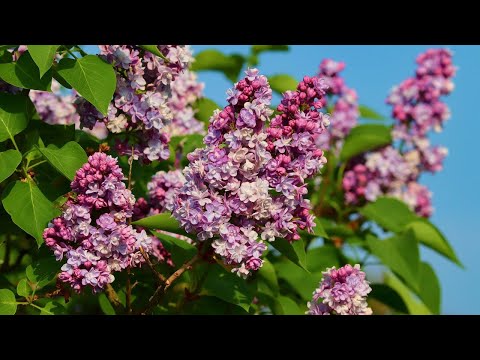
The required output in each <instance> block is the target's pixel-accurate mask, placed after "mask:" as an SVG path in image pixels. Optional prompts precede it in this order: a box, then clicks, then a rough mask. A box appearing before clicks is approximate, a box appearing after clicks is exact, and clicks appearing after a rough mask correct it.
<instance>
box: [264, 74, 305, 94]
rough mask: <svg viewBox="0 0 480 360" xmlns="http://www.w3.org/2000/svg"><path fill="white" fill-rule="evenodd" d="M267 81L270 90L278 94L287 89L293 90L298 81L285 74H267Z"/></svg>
mask: <svg viewBox="0 0 480 360" xmlns="http://www.w3.org/2000/svg"><path fill="white" fill-rule="evenodd" d="M268 82H269V83H270V87H271V88H272V90H273V91H276V92H277V93H279V94H283V93H284V92H285V91H287V90H291V91H295V90H296V89H297V85H298V81H297V80H295V78H293V77H292V76H290V75H287V74H278V75H273V76H269V77H268Z"/></svg>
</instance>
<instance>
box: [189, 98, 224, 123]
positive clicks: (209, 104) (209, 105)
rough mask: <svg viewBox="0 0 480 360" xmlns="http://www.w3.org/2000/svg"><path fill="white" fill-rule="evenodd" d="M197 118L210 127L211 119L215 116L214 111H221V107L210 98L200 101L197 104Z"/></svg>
mask: <svg viewBox="0 0 480 360" xmlns="http://www.w3.org/2000/svg"><path fill="white" fill-rule="evenodd" d="M195 109H196V110H197V112H196V113H195V118H196V119H197V120H199V121H201V122H203V123H205V124H207V125H208V123H209V121H210V117H211V116H212V115H213V111H214V110H217V109H220V106H219V105H218V104H217V103H216V102H215V101H213V100H211V99H209V98H205V97H204V98H201V99H198V100H197V102H196V103H195Z"/></svg>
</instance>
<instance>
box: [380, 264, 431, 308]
mask: <svg viewBox="0 0 480 360" xmlns="http://www.w3.org/2000/svg"><path fill="white" fill-rule="evenodd" d="M384 283H385V285H388V286H389V287H391V288H392V289H393V290H395V291H396V292H397V293H398V295H400V297H401V298H402V299H403V301H404V302H405V304H406V306H407V308H408V312H409V313H410V314H412V315H430V314H431V312H430V310H428V308H427V307H426V306H425V304H424V303H422V302H421V301H419V300H418V299H417V298H416V297H415V295H413V294H412V292H411V291H410V290H409V289H408V288H407V287H406V286H405V284H404V283H402V281H400V279H399V278H397V277H396V276H395V275H393V274H392V273H388V274H385V276H384Z"/></svg>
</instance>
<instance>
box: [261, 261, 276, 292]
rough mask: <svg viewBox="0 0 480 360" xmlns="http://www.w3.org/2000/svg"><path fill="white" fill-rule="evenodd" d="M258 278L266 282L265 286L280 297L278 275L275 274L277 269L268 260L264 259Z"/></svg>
mask: <svg viewBox="0 0 480 360" xmlns="http://www.w3.org/2000/svg"><path fill="white" fill-rule="evenodd" d="M258 277H259V278H261V279H263V281H265V284H266V285H267V286H268V288H269V289H270V290H271V292H272V293H273V294H274V295H278V293H279V291H280V290H279V288H278V279H277V274H276V273H275V268H274V266H273V265H272V263H271V262H270V261H268V259H263V265H262V267H261V268H260V270H258Z"/></svg>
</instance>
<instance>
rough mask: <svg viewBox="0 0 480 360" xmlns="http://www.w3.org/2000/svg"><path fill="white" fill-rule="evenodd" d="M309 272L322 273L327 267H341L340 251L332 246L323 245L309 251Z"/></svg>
mask: <svg viewBox="0 0 480 360" xmlns="http://www.w3.org/2000/svg"><path fill="white" fill-rule="evenodd" d="M307 264H308V270H309V271H311V272H322V271H325V270H326V269H327V267H332V266H335V267H337V268H338V267H339V266H340V262H339V257H338V250H337V249H336V248H335V247H334V246H332V245H323V246H321V247H317V248H313V249H310V250H308V251H307Z"/></svg>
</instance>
